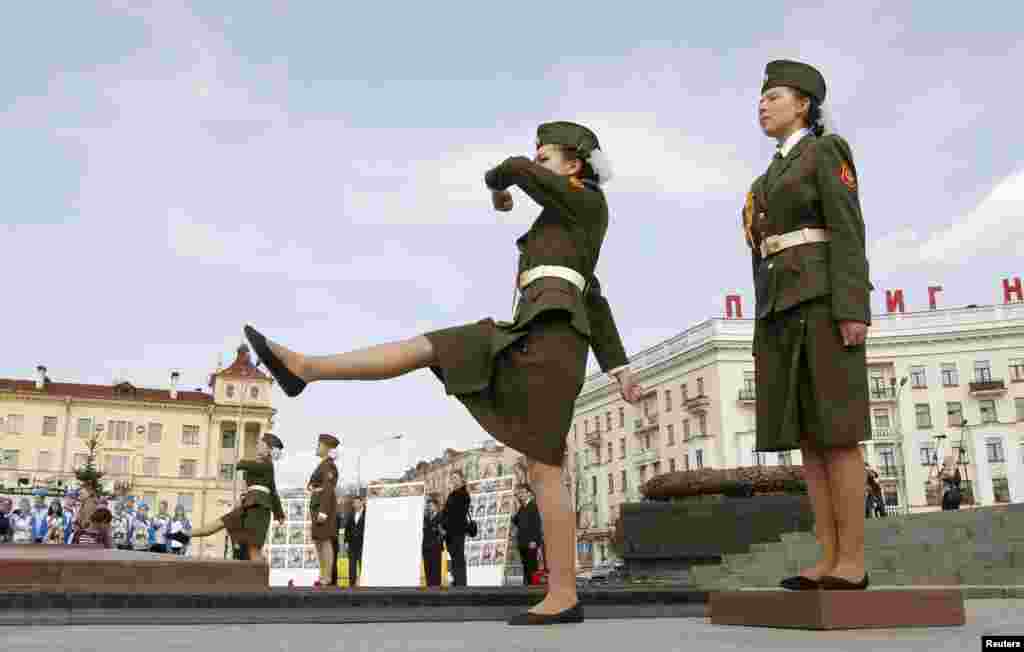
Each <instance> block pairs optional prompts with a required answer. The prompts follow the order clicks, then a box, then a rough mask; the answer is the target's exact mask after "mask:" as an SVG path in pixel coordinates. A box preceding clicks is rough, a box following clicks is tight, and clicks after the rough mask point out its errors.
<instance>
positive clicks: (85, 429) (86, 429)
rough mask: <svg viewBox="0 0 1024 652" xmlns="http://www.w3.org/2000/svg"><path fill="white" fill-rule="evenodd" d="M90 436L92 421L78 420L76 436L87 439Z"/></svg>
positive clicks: (86, 419)
mask: <svg viewBox="0 0 1024 652" xmlns="http://www.w3.org/2000/svg"><path fill="white" fill-rule="evenodd" d="M90 435H92V419H89V418H84V419H79V420H78V436H79V437H89V436H90Z"/></svg>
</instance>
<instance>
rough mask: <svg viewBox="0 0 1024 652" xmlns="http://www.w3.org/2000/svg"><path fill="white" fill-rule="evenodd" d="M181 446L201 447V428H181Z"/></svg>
mask: <svg viewBox="0 0 1024 652" xmlns="http://www.w3.org/2000/svg"><path fill="white" fill-rule="evenodd" d="M181 445H182V446H198V445H199V426H182V427H181Z"/></svg>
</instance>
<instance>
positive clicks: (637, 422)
mask: <svg viewBox="0 0 1024 652" xmlns="http://www.w3.org/2000/svg"><path fill="white" fill-rule="evenodd" d="M643 427H644V420H643V419H633V428H634V429H636V428H643Z"/></svg>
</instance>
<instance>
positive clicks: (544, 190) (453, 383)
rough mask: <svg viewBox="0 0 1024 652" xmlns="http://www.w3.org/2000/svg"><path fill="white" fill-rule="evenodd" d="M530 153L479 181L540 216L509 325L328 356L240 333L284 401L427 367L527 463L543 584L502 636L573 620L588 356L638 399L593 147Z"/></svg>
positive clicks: (567, 143) (562, 144)
mask: <svg viewBox="0 0 1024 652" xmlns="http://www.w3.org/2000/svg"><path fill="white" fill-rule="evenodd" d="M536 146H537V149H536V157H535V158H534V160H530V159H528V158H526V157H522V156H517V157H512V158H509V159H507V160H505V161H504V162H503V163H501V164H500V165H498V166H497V167H495V168H494V169H492V170H490V171H488V172H487V174H486V175H485V177H484V181H485V184H486V186H487V187H488V189H489V190H490V192H491V199H492V203H493V205H494V208H495V209H496V210H499V211H509V210H511V209H512V195H511V194H510V193H509V192H508V190H507V189H508V188H509V187H510V186H518V187H519V188H520V189H521V190H522V191H523V192H525V193H526V194H527V195H528V196H529V197H530V198H531V199H533V200H534V201H535V202H537V203H538V204H540V206H541V207H542V211H541V213H540V215H539V216H538V218H537V219H536V220H535V221H534V223H533V225H532V226H531V227H530V229H529V230H528V231H527V232H526V233H525V234H523V235H522V236H521V237H520V238H519V239H518V240H516V245H517V247H518V248H519V252H520V258H519V266H518V272H519V273H518V276H517V279H516V281H517V282H516V293H517V294H516V298H517V299H518V302H517V306H516V308H515V309H514V314H513V321H512V322H495V321H493V320H491V319H484V320H482V321H479V322H477V323H473V324H467V325H463V326H458V327H454V328H448V329H444V330H439V331H434V332H430V333H426V334H425V335H422V336H419V337H414V338H412V339H408V340H405V341H400V342H394V343H389V344H383V345H379V346H374V347H370V348H366V349H361V350H357V351H352V352H349V353H343V354H340V355H333V356H307V355H302V354H300V353H297V352H293V351H290V350H288V349H286V348H284V347H282V346H280V345H278V344H275V343H272V342H269V341H267V340H265V339H264V337H263V336H262V335H261V334H260V333H259V332H257V331H256V330H255V329H253V328H252V327H250V326H247V327H246V328H245V332H246V336H247V337H248V339H249V341H250V342H251V343H252V345H253V347H254V349H255V350H256V352H257V353H258V355H259V357H260V359H261V360H262V361H263V363H264V364H265V365H266V366H267V368H268V369H269V370H270V372H271V373H272V374H273V375H274V378H275V379H276V380H277V382H278V383H280V385H281V387H282V389H283V390H284V391H285V393H286V394H288V395H289V396H296V395H298V394H299V393H300V392H301V391H302V390H303V388H305V386H306V384H307V383H309V382H313V381H317V380H378V379H385V378H393V377H395V376H399V375H402V374H405V373H408V372H410V371H413V370H415V369H422V368H424V367H430V369H431V370H432V371H433V372H434V374H435V375H436V376H437V377H438V379H439V380H441V382H443V383H444V386H445V390H446V392H447V393H448V394H449V395H454V396H455V397H457V398H458V399H459V400H460V401H461V402H462V403H463V404H464V405H465V406H466V407H467V408H468V409H469V411H470V413H471V414H472V415H473V417H474V418H476V420H477V421H478V422H479V423H480V425H481V426H483V428H484V429H485V430H487V431H488V432H489V433H490V434H491V435H492V436H494V437H495V438H496V439H498V440H500V441H502V442H504V443H505V444H507V445H509V446H510V447H512V448H514V449H516V450H519V451H520V452H522V453H523V454H525V455H526V457H527V458H529V459H530V460H531V465H530V470H529V474H530V481H531V484H533V486H534V489H535V491H536V494H537V503H538V506H539V507H540V512H541V515H542V518H543V521H544V528H545V534H546V537H547V541H548V552H549V557H548V566H549V568H550V571H551V576H550V584H549V586H548V594H547V596H546V597H545V599H544V600H543V601H542V602H541V603H539V604H538V605H536V606H535V607H533V608H532V609H531V610H530V612H528V613H526V614H522V615H521V616H519V617H517V618H514V619H513V620H511V621H510V623H511V624H547V623H552V622H579V621H580V620H582V618H583V613H582V609H581V608H580V606H579V604H578V600H577V596H576V578H575V547H576V537H575V532H574V524H573V519H572V510H571V507H570V505H569V502H568V497H567V496H566V493H565V487H564V486H563V485H562V482H561V466H562V463H563V458H564V456H565V448H566V442H565V438H566V434H567V433H568V431H569V427H570V425H571V421H572V415H573V407H574V402H575V400H576V397H577V396H578V395H579V391H580V389H581V388H582V384H583V380H584V376H585V372H586V361H587V349H588V344H589V347H592V348H593V349H594V353H595V355H596V356H597V360H598V362H599V363H600V365H601V369H602V370H604V371H605V372H607V373H609V374H611V375H613V376H614V377H615V378H616V380H617V381H618V384H619V390H620V392H621V394H622V396H623V398H624V399H625V400H626V401H629V402H631V403H635V402H636V401H637V400H638V398H639V395H640V393H641V392H640V389H639V387H638V386H637V385H636V383H635V382H634V379H633V376H632V374H631V372H630V370H629V368H628V359H627V358H626V353H625V351H624V350H623V346H622V341H621V339H620V337H619V332H618V330H617V328H616V326H615V322H614V320H613V318H612V312H611V308H610V307H609V305H608V302H607V301H606V300H605V298H604V297H603V296H602V294H601V286H600V283H599V282H598V280H597V278H596V277H595V276H594V268H595V267H596V266H597V261H598V256H599V254H600V251H601V245H602V243H603V242H604V238H605V233H606V231H607V229H608V204H607V202H606V201H605V196H604V193H603V191H602V190H601V187H600V186H601V184H603V183H605V182H606V181H608V180H609V178H610V171H609V170H608V166H607V160H606V159H605V158H604V155H603V152H602V151H601V149H600V145H599V143H598V140H597V136H596V135H595V134H594V133H593V132H592V131H591V130H590V129H587V128H586V127H584V126H581V125H578V124H574V123H570V122H553V123H547V124H543V125H540V127H538V129H537V142H536Z"/></svg>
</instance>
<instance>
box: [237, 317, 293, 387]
mask: <svg viewBox="0 0 1024 652" xmlns="http://www.w3.org/2000/svg"><path fill="white" fill-rule="evenodd" d="M245 337H246V339H248V340H249V344H251V345H252V348H253V350H254V351H256V356H257V357H259V359H260V362H262V363H263V364H264V365H265V366H266V367H267V370H268V371H269V372H270V375H272V376H273V377H274V380H276V381H277V384H278V385H280V386H281V389H282V390H284V393H285V395H286V396H288V397H290V398H294V397H296V396H298V395H299V394H301V393H302V390H304V389H306V381H304V380H302V379H301V378H299V377H298V376H296V375H295V374H293V373H292V372H290V371H288V367H286V366H284V363H283V362H281V360H279V359H278V357H277V356H276V355H274V354H273V352H271V350H270V345H268V344H267V338H265V337H263V335H261V334H260V332H259V331H257V330H256V329H255V328H253V327H252V326H249V325H246V327H245Z"/></svg>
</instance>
